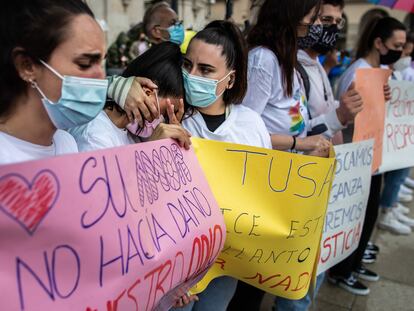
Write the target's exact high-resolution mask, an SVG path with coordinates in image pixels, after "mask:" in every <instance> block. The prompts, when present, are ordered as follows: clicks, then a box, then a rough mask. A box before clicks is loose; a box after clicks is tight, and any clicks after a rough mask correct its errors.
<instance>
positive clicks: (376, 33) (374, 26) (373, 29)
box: [356, 17, 406, 59]
mask: <svg viewBox="0 0 414 311" xmlns="http://www.w3.org/2000/svg"><path fill="white" fill-rule="evenodd" d="M396 30H403V31H406V27H405V26H404V24H403V23H401V22H400V21H398V20H397V19H395V18H393V17H382V18H381V17H377V18H374V19H373V20H372V21H371V22H370V23H369V24H368V25H367V26H366V27H365V29H364V31H363V32H362V34H361V37H360V38H359V40H358V44H357V49H356V50H357V53H356V58H357V59H358V58H363V57H366V56H367V55H368V53H369V52H370V51H371V50H372V48H373V47H374V41H375V39H376V38H380V39H381V40H382V41H383V42H385V41H387V40H388V39H389V38H391V37H392V36H393V34H394V31H396Z"/></svg>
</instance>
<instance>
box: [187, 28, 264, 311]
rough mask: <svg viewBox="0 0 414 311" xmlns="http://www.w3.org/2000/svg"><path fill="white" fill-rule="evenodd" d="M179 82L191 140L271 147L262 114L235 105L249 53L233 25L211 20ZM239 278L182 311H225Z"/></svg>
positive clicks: (213, 287)
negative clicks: (183, 93) (185, 106)
mask: <svg viewBox="0 0 414 311" xmlns="http://www.w3.org/2000/svg"><path fill="white" fill-rule="evenodd" d="M183 78H184V88H185V95H186V100H187V103H188V105H189V106H188V107H187V111H186V115H185V117H184V120H183V126H184V128H186V129H187V130H188V131H190V132H191V134H192V135H193V136H197V137H201V138H206V139H211V140H218V141H225V142H232V143H238V144H244V145H251V146H256V147H262V148H271V142H270V136H269V134H268V132H267V130H266V127H265V125H264V123H263V121H262V120H261V118H260V116H259V115H258V114H257V113H256V112H254V111H253V110H251V109H250V108H247V107H244V106H241V105H236V103H239V102H241V100H242V99H243V97H244V94H245V93H246V88H247V49H246V45H245V42H244V39H243V36H242V34H241V32H240V30H239V29H238V28H237V27H236V26H235V25H234V24H232V23H230V22H225V21H214V22H212V23H210V24H208V25H207V26H206V28H205V29H204V30H202V31H200V32H199V33H197V34H196V35H195V36H194V38H193V39H192V40H191V42H190V44H189V46H188V49H187V54H186V55H185V57H184V64H183ZM236 286H237V280H236V279H233V278H231V277H220V278H217V279H215V280H213V281H212V282H211V283H210V284H209V285H208V287H207V288H206V289H205V290H204V291H203V292H202V293H200V294H199V301H198V302H195V304H194V306H193V305H191V304H190V305H189V306H187V307H186V308H185V310H191V309H193V310H198V311H202V310H217V311H222V310H223V311H224V310H226V308H227V306H228V304H229V302H230V300H231V298H232V296H233V294H234V292H235V290H236Z"/></svg>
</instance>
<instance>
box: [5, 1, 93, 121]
mask: <svg viewBox="0 0 414 311" xmlns="http://www.w3.org/2000/svg"><path fill="white" fill-rule="evenodd" d="M81 14H87V15H89V16H91V17H94V15H93V13H92V11H91V9H90V8H89V7H88V5H87V4H86V3H85V2H84V1H82V0H13V1H5V2H3V3H2V4H1V9H0V116H4V115H7V114H10V112H11V109H12V103H13V102H14V101H15V100H16V98H17V97H19V96H21V95H23V94H25V93H26V90H27V83H26V82H25V81H23V80H22V79H21V78H20V76H19V74H18V72H17V70H16V67H15V65H14V60H13V58H14V57H15V55H14V53H15V52H14V50H15V49H16V48H21V49H22V52H21V53H24V54H25V55H27V56H29V57H30V58H31V59H32V60H33V61H34V62H38V60H39V59H43V60H44V61H46V62H47V61H48V60H49V58H50V55H51V54H52V53H53V51H54V50H55V49H56V47H57V46H58V45H60V44H61V43H62V42H63V41H64V40H66V38H67V36H68V35H69V34H68V25H69V23H70V21H71V20H72V19H73V18H74V17H75V16H77V15H81Z"/></svg>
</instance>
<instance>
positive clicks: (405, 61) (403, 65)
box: [394, 56, 412, 71]
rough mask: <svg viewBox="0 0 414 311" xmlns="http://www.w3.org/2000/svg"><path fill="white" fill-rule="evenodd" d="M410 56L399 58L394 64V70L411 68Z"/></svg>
mask: <svg viewBox="0 0 414 311" xmlns="http://www.w3.org/2000/svg"><path fill="white" fill-rule="evenodd" d="M411 60H412V59H411V56H406V57H401V58H400V59H399V60H398V61H397V62H396V63H395V64H394V69H395V70H396V71H404V70H405V69H407V68H408V67H410V66H411Z"/></svg>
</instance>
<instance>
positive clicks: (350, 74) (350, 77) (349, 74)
mask: <svg viewBox="0 0 414 311" xmlns="http://www.w3.org/2000/svg"><path fill="white" fill-rule="evenodd" d="M360 68H372V66H371V65H370V64H368V63H367V61H366V60H365V59H363V58H359V59H357V60H356V61H355V62H354V63H353V64H352V65H351V66H349V68H348V69H347V70H346V71H345V72H344V73H343V75H342V76H341V78H340V79H339V81H338V89H337V90H336V98H337V99H339V98H341V96H342V95H343V94H345V93H346V92H347V91H348V89H349V87H350V86H351V84H352V82H353V81H354V80H355V75H356V73H355V72H356V70H357V69H360Z"/></svg>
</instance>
